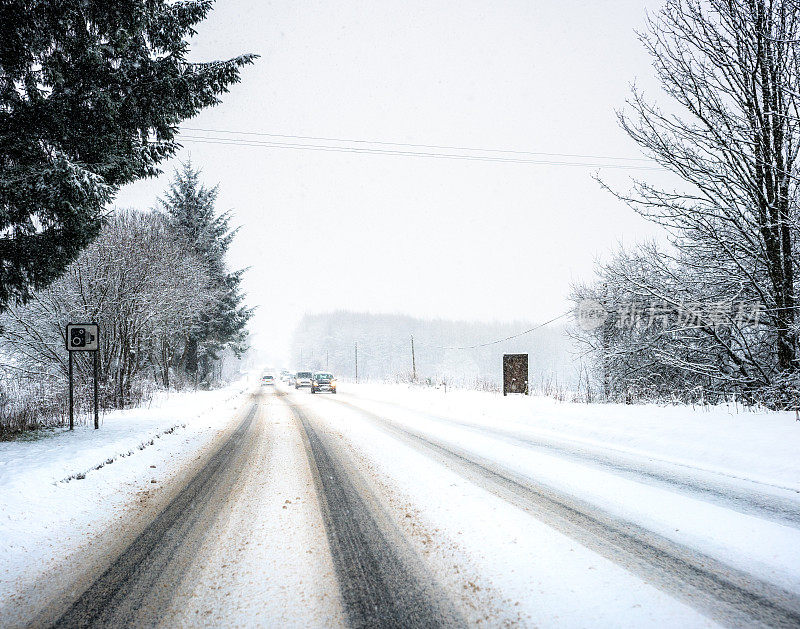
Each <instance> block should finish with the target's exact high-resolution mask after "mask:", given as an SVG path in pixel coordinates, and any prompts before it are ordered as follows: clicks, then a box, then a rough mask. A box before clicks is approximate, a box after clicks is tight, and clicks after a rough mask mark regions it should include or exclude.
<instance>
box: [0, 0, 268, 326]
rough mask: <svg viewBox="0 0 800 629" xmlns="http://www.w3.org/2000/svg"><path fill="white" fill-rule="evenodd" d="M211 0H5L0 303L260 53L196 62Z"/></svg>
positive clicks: (169, 150) (163, 153)
mask: <svg viewBox="0 0 800 629" xmlns="http://www.w3.org/2000/svg"><path fill="white" fill-rule="evenodd" d="M211 6H212V2H211V1H210V0H187V1H184V2H171V1H169V0H114V2H108V1H106V0H71V1H70V2H54V1H52V0H3V1H2V2H0V311H2V310H3V309H5V308H6V307H7V306H8V305H9V304H11V303H15V302H24V301H25V300H27V299H28V298H29V297H30V296H31V293H32V291H33V290H36V289H38V288H41V287H43V286H45V285H47V284H48V283H49V282H51V281H52V280H53V279H55V278H56V277H58V276H59V275H60V274H61V273H62V272H63V271H64V269H65V268H66V267H67V265H68V264H69V263H70V262H71V261H72V260H74V259H75V258H76V257H77V255H78V253H79V252H80V251H81V250H82V249H83V248H84V247H85V246H87V245H88V244H89V243H90V242H91V241H92V240H93V239H94V238H95V237H96V236H97V234H98V233H99V230H100V227H101V222H102V215H103V208H104V207H105V206H106V205H107V204H108V202H109V201H110V200H111V199H112V198H113V196H114V194H115V193H116V191H117V190H118V189H119V187H120V186H122V185H124V184H127V183H130V182H132V181H135V180H137V179H140V178H143V177H149V176H153V175H156V174H158V172H159V170H158V164H159V163H160V162H161V161H162V160H164V159H165V158H167V157H169V156H171V155H173V154H174V153H175V151H176V150H177V149H178V148H179V145H178V144H177V141H176V139H175V134H176V131H177V127H178V125H179V124H180V122H181V121H182V120H184V119H186V118H190V117H192V116H194V115H195V114H196V113H198V112H199V111H200V110H201V109H203V108H205V107H208V106H211V105H215V104H216V103H218V102H219V99H218V95H219V94H221V93H224V92H226V91H227V88H228V86H229V85H231V84H233V83H236V82H238V80H239V71H240V69H241V67H242V66H244V65H246V64H248V63H250V62H252V60H253V59H254V56H253V55H243V56H239V57H236V58H234V59H230V60H228V61H215V62H211V63H190V62H188V61H187V60H186V58H187V53H188V41H187V40H188V38H189V37H191V36H193V35H194V34H195V31H194V28H193V27H194V25H196V24H197V23H199V22H201V21H202V20H203V19H204V18H205V17H206V15H207V14H208V12H209V11H210V10H211Z"/></svg>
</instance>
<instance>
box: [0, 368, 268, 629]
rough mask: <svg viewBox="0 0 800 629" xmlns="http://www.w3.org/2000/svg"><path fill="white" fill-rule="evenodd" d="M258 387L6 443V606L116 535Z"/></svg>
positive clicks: (2, 576)
mask: <svg viewBox="0 0 800 629" xmlns="http://www.w3.org/2000/svg"><path fill="white" fill-rule="evenodd" d="M252 386H253V385H252V378H250V379H245V380H243V381H240V382H237V383H235V384H232V385H229V386H227V387H225V388H223V389H218V390H215V391H200V392H194V391H186V392H181V393H171V394H170V395H165V396H162V397H161V398H159V399H157V400H155V401H154V402H153V404H151V406H150V408H141V409H132V410H125V411H114V412H109V413H107V414H106V415H105V416H104V417H103V423H102V425H101V427H100V429H99V430H94V429H93V428H92V427H91V426H89V425H81V426H76V428H75V430H74V431H72V432H70V431H69V430H66V429H57V430H50V431H43V432H42V433H41V434H40V435H38V438H37V439H36V440H32V441H31V440H23V441H12V442H3V443H0V487H2V493H0V601H6V602H9V600H10V599H11V598H12V597H16V596H19V595H20V592H25V596H29V595H30V592H31V590H30V589H29V588H28V586H29V585H30V584H34V583H37V582H39V578H40V577H42V575H45V574H47V573H48V571H49V570H51V569H52V568H54V567H56V566H58V564H59V563H60V562H61V561H62V560H63V559H64V558H65V557H68V556H69V555H72V554H74V553H81V552H84V551H86V550H87V549H90V548H91V547H92V544H93V542H94V541H95V539H96V537H97V536H98V535H99V534H101V533H102V532H104V531H108V530H113V527H114V526H115V525H116V524H117V523H118V521H119V519H120V518H122V517H125V516H126V515H127V514H128V512H129V511H131V510H132V509H135V508H136V505H137V504H138V502H137V501H143V500H146V499H147V495H148V494H149V493H150V492H153V491H156V490H157V488H158V485H159V483H161V482H162V481H163V480H164V479H165V478H167V477H168V476H170V475H172V474H174V473H175V472H176V471H177V470H178V469H180V468H181V466H182V465H184V464H185V463H186V462H187V461H188V460H190V459H191V458H192V457H194V456H196V455H197V453H198V452H199V451H201V450H202V449H203V448H204V447H205V446H206V445H208V444H209V443H211V442H212V441H213V439H214V437H215V436H216V435H218V434H219V433H220V432H221V431H223V430H224V429H225V428H226V427H227V426H228V425H230V423H231V422H232V421H233V418H234V415H235V411H236V410H237V409H238V408H239V407H241V406H242V405H243V404H244V403H245V401H246V392H247V391H248V390H249V389H252ZM47 578H49V579H52V575H50V576H49V577H47ZM39 585H40V586H41V585H44V584H43V583H41V582H39ZM4 621H6V622H7V621H8V619H7V618H6V619H4V618H0V624H5V622H4Z"/></svg>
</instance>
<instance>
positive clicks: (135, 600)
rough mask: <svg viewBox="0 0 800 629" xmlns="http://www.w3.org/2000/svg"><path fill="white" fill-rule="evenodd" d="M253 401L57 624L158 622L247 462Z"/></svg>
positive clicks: (143, 624) (123, 624) (57, 625)
mask: <svg viewBox="0 0 800 629" xmlns="http://www.w3.org/2000/svg"><path fill="white" fill-rule="evenodd" d="M258 408H259V405H258V403H254V404H253V405H252V406H251V407H250V409H249V411H248V413H247V414H246V415H245V417H244V418H243V419H242V421H241V422H240V424H239V425H238V426H237V428H236V430H235V431H234V432H233V434H232V435H231V436H230V437H229V438H228V439H227V440H226V441H225V442H224V443H223V444H222V445H221V446H220V447H219V448H218V449H217V451H216V452H215V453H214V454H213V455H212V456H211V458H210V459H209V461H208V462H207V463H206V464H205V465H204V466H203V468H202V469H201V470H200V471H199V472H198V473H197V474H196V475H195V476H194V477H193V478H192V479H191V480H190V481H189V483H188V484H187V485H186V487H184V489H182V490H181V491H180V492H179V493H178V495H177V496H176V497H175V498H174V499H173V500H172V502H170V504H169V505H168V506H167V507H166V508H165V509H164V510H163V511H162V512H161V513H160V514H159V515H158V516H157V517H156V519H155V520H154V521H153V522H152V523H150V524H149V525H148V526H147V527H146V528H145V529H144V531H142V533H141V534H140V535H139V536H138V537H137V538H136V539H134V540H133V542H131V544H130V545H129V546H128V548H127V549H126V550H125V551H123V553H122V554H121V555H120V556H119V557H118V558H117V559H116V560H115V561H114V562H113V563H112V564H111V565H110V566H109V567H108V569H107V570H106V571H105V572H104V573H103V574H102V575H101V576H100V577H99V578H98V579H97V580H95V581H94V583H93V584H92V585H90V586H89V588H88V589H87V590H86V591H85V592H83V594H81V595H80V597H79V598H78V599H77V600H76V601H75V602H74V603H72V605H71V606H70V607H69V608H68V609H67V610H66V612H64V613H63V615H61V617H60V618H58V620H56V621H55V623H54V625H53V626H54V627H117V626H155V625H157V624H158V621H159V618H160V615H161V612H162V611H163V610H164V609H166V608H167V605H168V604H169V601H170V599H171V594H172V592H173V590H174V585H175V583H177V582H178V581H179V580H180V579H181V577H182V576H183V575H184V574H185V573H186V571H187V570H188V568H189V566H190V564H191V561H192V560H193V559H194V558H195V552H194V551H196V550H197V549H198V548H200V546H201V545H202V543H203V541H204V540H205V538H206V537H207V536H208V535H209V533H211V532H212V530H213V529H212V527H211V526H210V524H211V523H213V521H214V519H215V517H216V515H217V513H218V511H219V509H221V508H222V507H223V506H224V505H225V504H226V503H225V501H224V499H222V497H223V496H227V495H228V493H229V492H230V491H231V490H232V488H233V487H234V486H235V483H236V479H237V478H238V475H239V472H240V470H241V469H242V467H243V465H244V464H246V459H247V451H248V444H249V443H250V442H251V440H252V438H253V437H255V436H257V435H254V434H253V433H252V431H251V427H252V425H253V423H254V422H253V420H254V418H255V416H256V413H257V411H258Z"/></svg>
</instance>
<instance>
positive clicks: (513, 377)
mask: <svg viewBox="0 0 800 629" xmlns="http://www.w3.org/2000/svg"><path fill="white" fill-rule="evenodd" d="M509 393H522V394H523V395H527V394H528V355H527V354H503V395H508V394H509Z"/></svg>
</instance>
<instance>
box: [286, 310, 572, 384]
mask: <svg viewBox="0 0 800 629" xmlns="http://www.w3.org/2000/svg"><path fill="white" fill-rule="evenodd" d="M533 325H534V324H533V323H531V322H525V321H518V322H513V323H498V322H479V323H477V322H467V321H452V320H446V319H419V318H415V317H410V316H403V315H390V314H369V313H363V312H349V311H337V312H330V313H323V314H313V315H306V316H304V317H303V319H302V320H301V321H300V323H299V325H298V326H297V329H296V330H295V334H294V337H293V340H292V367H294V368H297V369H300V368H305V369H324V368H326V367H327V368H328V369H330V370H331V371H333V372H335V373H336V374H337V375H339V376H340V377H344V378H354V377H355V358H356V357H355V355H356V344H358V375H359V379H370V380H408V379H410V377H411V375H412V356H411V337H412V335H413V337H414V350H415V352H414V353H415V358H416V371H417V378H418V379H419V380H427V379H430V380H431V381H434V382H441V381H446V382H449V383H454V384H460V385H469V386H473V385H477V386H478V388H497V386H499V384H500V383H501V382H502V356H503V354H504V353H527V354H529V360H530V376H531V382H532V387H533V388H536V389H544V388H547V387H553V386H557V387H567V388H572V387H573V386H574V385H575V384H576V383H577V381H578V378H579V370H578V368H577V367H576V364H575V361H574V357H573V355H572V352H571V348H572V345H571V341H570V339H569V338H568V337H567V335H566V334H565V332H564V329H563V327H560V326H557V325H555V324H554V325H553V326H552V327H544V328H541V329H539V330H536V331H534V332H532V333H530V334H528V335H525V336H522V337H520V338H517V339H513V340H511V341H505V342H502V343H497V344H495V345H489V346H487V347H481V348H476V349H452V348H454V347H467V346H472V345H478V344H482V343H486V342H488V341H492V340H495V339H500V338H504V337H507V336H511V335H513V334H516V333H519V332H520V331H522V330H525V329H528V328H531V327H533Z"/></svg>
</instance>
